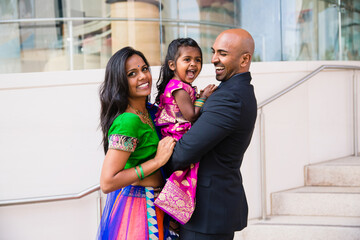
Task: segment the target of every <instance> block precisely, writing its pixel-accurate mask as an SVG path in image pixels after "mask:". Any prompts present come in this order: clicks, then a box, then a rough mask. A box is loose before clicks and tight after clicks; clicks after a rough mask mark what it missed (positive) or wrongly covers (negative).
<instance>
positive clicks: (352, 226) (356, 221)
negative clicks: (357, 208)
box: [234, 216, 360, 240]
mask: <svg viewBox="0 0 360 240" xmlns="http://www.w3.org/2000/svg"><path fill="white" fill-rule="evenodd" d="M234 239H235V240H265V239H266V240H324V239H326V240H340V239H341V240H343V239H344V240H359V239H360V218H358V217H321V216H312V217H308V216H272V217H271V218H270V219H269V220H266V221H260V220H252V221H249V224H248V227H247V228H245V229H244V230H243V231H241V232H236V234H235V238H234Z"/></svg>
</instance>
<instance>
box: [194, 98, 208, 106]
mask: <svg viewBox="0 0 360 240" xmlns="http://www.w3.org/2000/svg"><path fill="white" fill-rule="evenodd" d="M205 100H206V98H199V99H196V100H195V103H194V106H195V107H200V108H201V107H203V106H204V103H205Z"/></svg>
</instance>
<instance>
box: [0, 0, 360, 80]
mask: <svg viewBox="0 0 360 240" xmlns="http://www.w3.org/2000/svg"><path fill="white" fill-rule="evenodd" d="M0 17H1V19H0V29H1V30H0V39H1V40H0V63H1V64H0V73H21V72H44V71H64V70H65V71H66V70H82V69H98V68H104V67H105V65H106V63H107V61H108V59H109V58H110V56H111V54H112V53H114V52H115V51H117V50H118V49H120V48H121V47H124V46H127V45H130V46H133V47H134V48H137V49H139V50H141V51H142V52H144V54H145V55H146V57H147V58H148V59H149V61H150V64H151V65H152V66H158V65H161V61H162V60H163V59H164V53H165V52H166V49H167V46H168V44H169V43H170V42H171V41H172V40H173V39H175V38H178V37H192V38H194V39H195V40H196V41H198V42H199V44H200V46H201V47H202V49H203V52H204V63H209V62H210V59H211V51H210V47H211V46H212V43H213V42H214V39H215V38H216V36H217V35H218V34H219V33H220V32H221V31H223V30H224V29H228V28H237V27H241V28H245V29H247V30H248V31H249V32H250V33H251V34H252V35H253V37H254V39H255V43H256V49H255V54H254V60H255V61H308V60H360V56H359V49H360V1H359V0H291V1H283V0H256V1H246V0H127V1H126V0H106V1H105V0H102V1H97V0H86V1H85V0H72V1H70V0H54V1H47V0H3V1H1V2H0Z"/></svg>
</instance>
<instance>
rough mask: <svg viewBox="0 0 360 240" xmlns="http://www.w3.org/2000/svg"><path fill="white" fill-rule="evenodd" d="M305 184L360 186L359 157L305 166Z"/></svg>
mask: <svg viewBox="0 0 360 240" xmlns="http://www.w3.org/2000/svg"><path fill="white" fill-rule="evenodd" d="M305 185H306V186H351V187H355V186H357V187H360V157H346V158H340V159H336V160H332V161H327V162H323V163H318V164H312V165H308V166H305Z"/></svg>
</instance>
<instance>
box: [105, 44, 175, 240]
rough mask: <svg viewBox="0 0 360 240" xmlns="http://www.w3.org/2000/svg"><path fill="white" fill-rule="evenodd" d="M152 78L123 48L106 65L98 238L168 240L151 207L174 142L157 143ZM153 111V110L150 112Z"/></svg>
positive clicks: (141, 62)
mask: <svg viewBox="0 0 360 240" xmlns="http://www.w3.org/2000/svg"><path fill="white" fill-rule="evenodd" d="M151 81H152V77H151V73H150V69H149V64H148V62H147V60H146V58H145V57H144V55H143V54H142V53H141V52H139V51H136V50H134V49H132V48H131V47H125V48H123V49H121V50H119V51H118V52H116V53H115V54H114V55H113V56H112V57H111V58H110V60H109V62H108V64H107V66H106V71H105V81H104V82H103V84H102V85H101V88H100V101H101V116H100V121H101V128H102V132H103V144H104V151H105V153H106V156H105V160H104V162H103V166H102V170H101V176H100V186H101V189H102V191H103V192H104V193H107V194H108V195H107V200H106V205H105V208H104V212H103V216H102V219H101V223H100V227H99V230H98V239H121V240H123V239H129V240H130V239H131V240H136V239H141V240H144V239H149V238H150V239H153V238H152V237H153V236H158V239H165V238H167V236H168V234H169V231H168V226H166V225H165V226H164V224H163V223H164V222H165V220H164V217H165V218H166V216H164V213H163V212H162V211H161V210H160V209H158V208H157V207H154V204H153V201H154V197H156V196H157V193H158V192H159V191H160V189H161V188H160V187H161V186H163V184H164V180H163V178H162V175H161V172H160V171H159V168H160V167H161V166H163V165H164V164H165V163H166V162H167V161H168V160H169V158H170V156H171V154H172V151H173V148H174V146H175V141H174V140H173V139H172V138H170V137H168V138H164V139H163V140H161V141H160V142H159V138H158V135H157V133H156V131H155V128H154V125H153V122H152V120H151V118H150V115H149V111H151V110H154V109H151V105H150V104H148V103H147V96H148V95H149V94H150V92H151ZM155 111H156V110H155Z"/></svg>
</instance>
